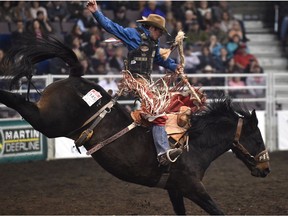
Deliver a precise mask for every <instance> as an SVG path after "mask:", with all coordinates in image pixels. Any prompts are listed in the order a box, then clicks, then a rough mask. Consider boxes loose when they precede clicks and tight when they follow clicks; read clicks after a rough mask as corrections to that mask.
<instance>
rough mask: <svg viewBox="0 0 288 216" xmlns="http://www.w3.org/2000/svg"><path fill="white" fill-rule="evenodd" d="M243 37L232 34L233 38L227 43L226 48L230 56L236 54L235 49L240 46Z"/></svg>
mask: <svg viewBox="0 0 288 216" xmlns="http://www.w3.org/2000/svg"><path fill="white" fill-rule="evenodd" d="M240 43H241V39H240V37H239V35H237V34H235V35H233V36H232V39H230V40H229V42H228V43H227V44H226V49H227V51H228V57H229V58H232V57H233V56H234V53H235V51H236V50H237V49H238V47H239V46H240Z"/></svg>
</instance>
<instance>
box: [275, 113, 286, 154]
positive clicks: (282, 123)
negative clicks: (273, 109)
mask: <svg viewBox="0 0 288 216" xmlns="http://www.w3.org/2000/svg"><path fill="white" fill-rule="evenodd" d="M277 113H278V119H277V120H278V124H277V125H278V150H288V111H287V110H285V111H278V112H277Z"/></svg>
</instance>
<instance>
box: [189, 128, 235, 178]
mask: <svg viewBox="0 0 288 216" xmlns="http://www.w3.org/2000/svg"><path fill="white" fill-rule="evenodd" d="M223 124H224V123H223ZM220 125H221V123H220ZM216 128H218V127H216ZM192 133H193V131H192ZM233 136H234V131H233V129H232V128H231V130H229V131H227V132H226V133H221V132H220V130H219V131H218V130H217V129H216V130H215V126H213V129H211V128H209V126H208V128H206V129H204V130H203V131H202V133H201V134H200V135H199V136H198V137H196V138H194V139H193V138H192V139H191V141H190V143H191V145H192V148H191V151H195V152H197V154H195V156H194V157H197V159H196V160H198V162H200V164H201V167H202V169H203V174H204V172H205V171H206V169H207V168H208V167H209V165H210V164H211V163H212V162H213V161H214V160H216V159H217V158H218V157H219V156H221V155H223V154H224V153H225V152H227V151H228V150H229V149H230V148H231V145H232V141H233ZM192 154H193V153H192Z"/></svg>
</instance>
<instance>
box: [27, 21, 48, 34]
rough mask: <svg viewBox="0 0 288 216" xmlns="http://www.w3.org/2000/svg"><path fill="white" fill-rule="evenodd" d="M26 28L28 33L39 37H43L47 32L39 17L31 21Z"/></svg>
mask: <svg viewBox="0 0 288 216" xmlns="http://www.w3.org/2000/svg"><path fill="white" fill-rule="evenodd" d="M26 28H27V32H28V33H30V34H32V35H34V36H36V37H38V38H42V37H43V35H44V34H45V30H44V29H43V27H42V26H41V24H40V22H39V21H38V20H37V19H35V20H33V21H32V22H31V23H30V22H29V23H28V24H27V27H26Z"/></svg>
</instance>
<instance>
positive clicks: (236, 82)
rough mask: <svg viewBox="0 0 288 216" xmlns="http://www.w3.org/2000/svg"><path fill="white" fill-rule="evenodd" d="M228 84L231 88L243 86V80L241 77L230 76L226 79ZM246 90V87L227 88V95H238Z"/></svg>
mask: <svg viewBox="0 0 288 216" xmlns="http://www.w3.org/2000/svg"><path fill="white" fill-rule="evenodd" d="M228 86H229V87H232V88H238V87H244V86H246V85H245V82H244V81H242V80H241V77H232V78H231V79H230V80H229V81H228ZM246 93H247V91H246V89H233V90H231V89H230V90H229V95H230V96H232V97H235V98H237V97H240V94H246Z"/></svg>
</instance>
